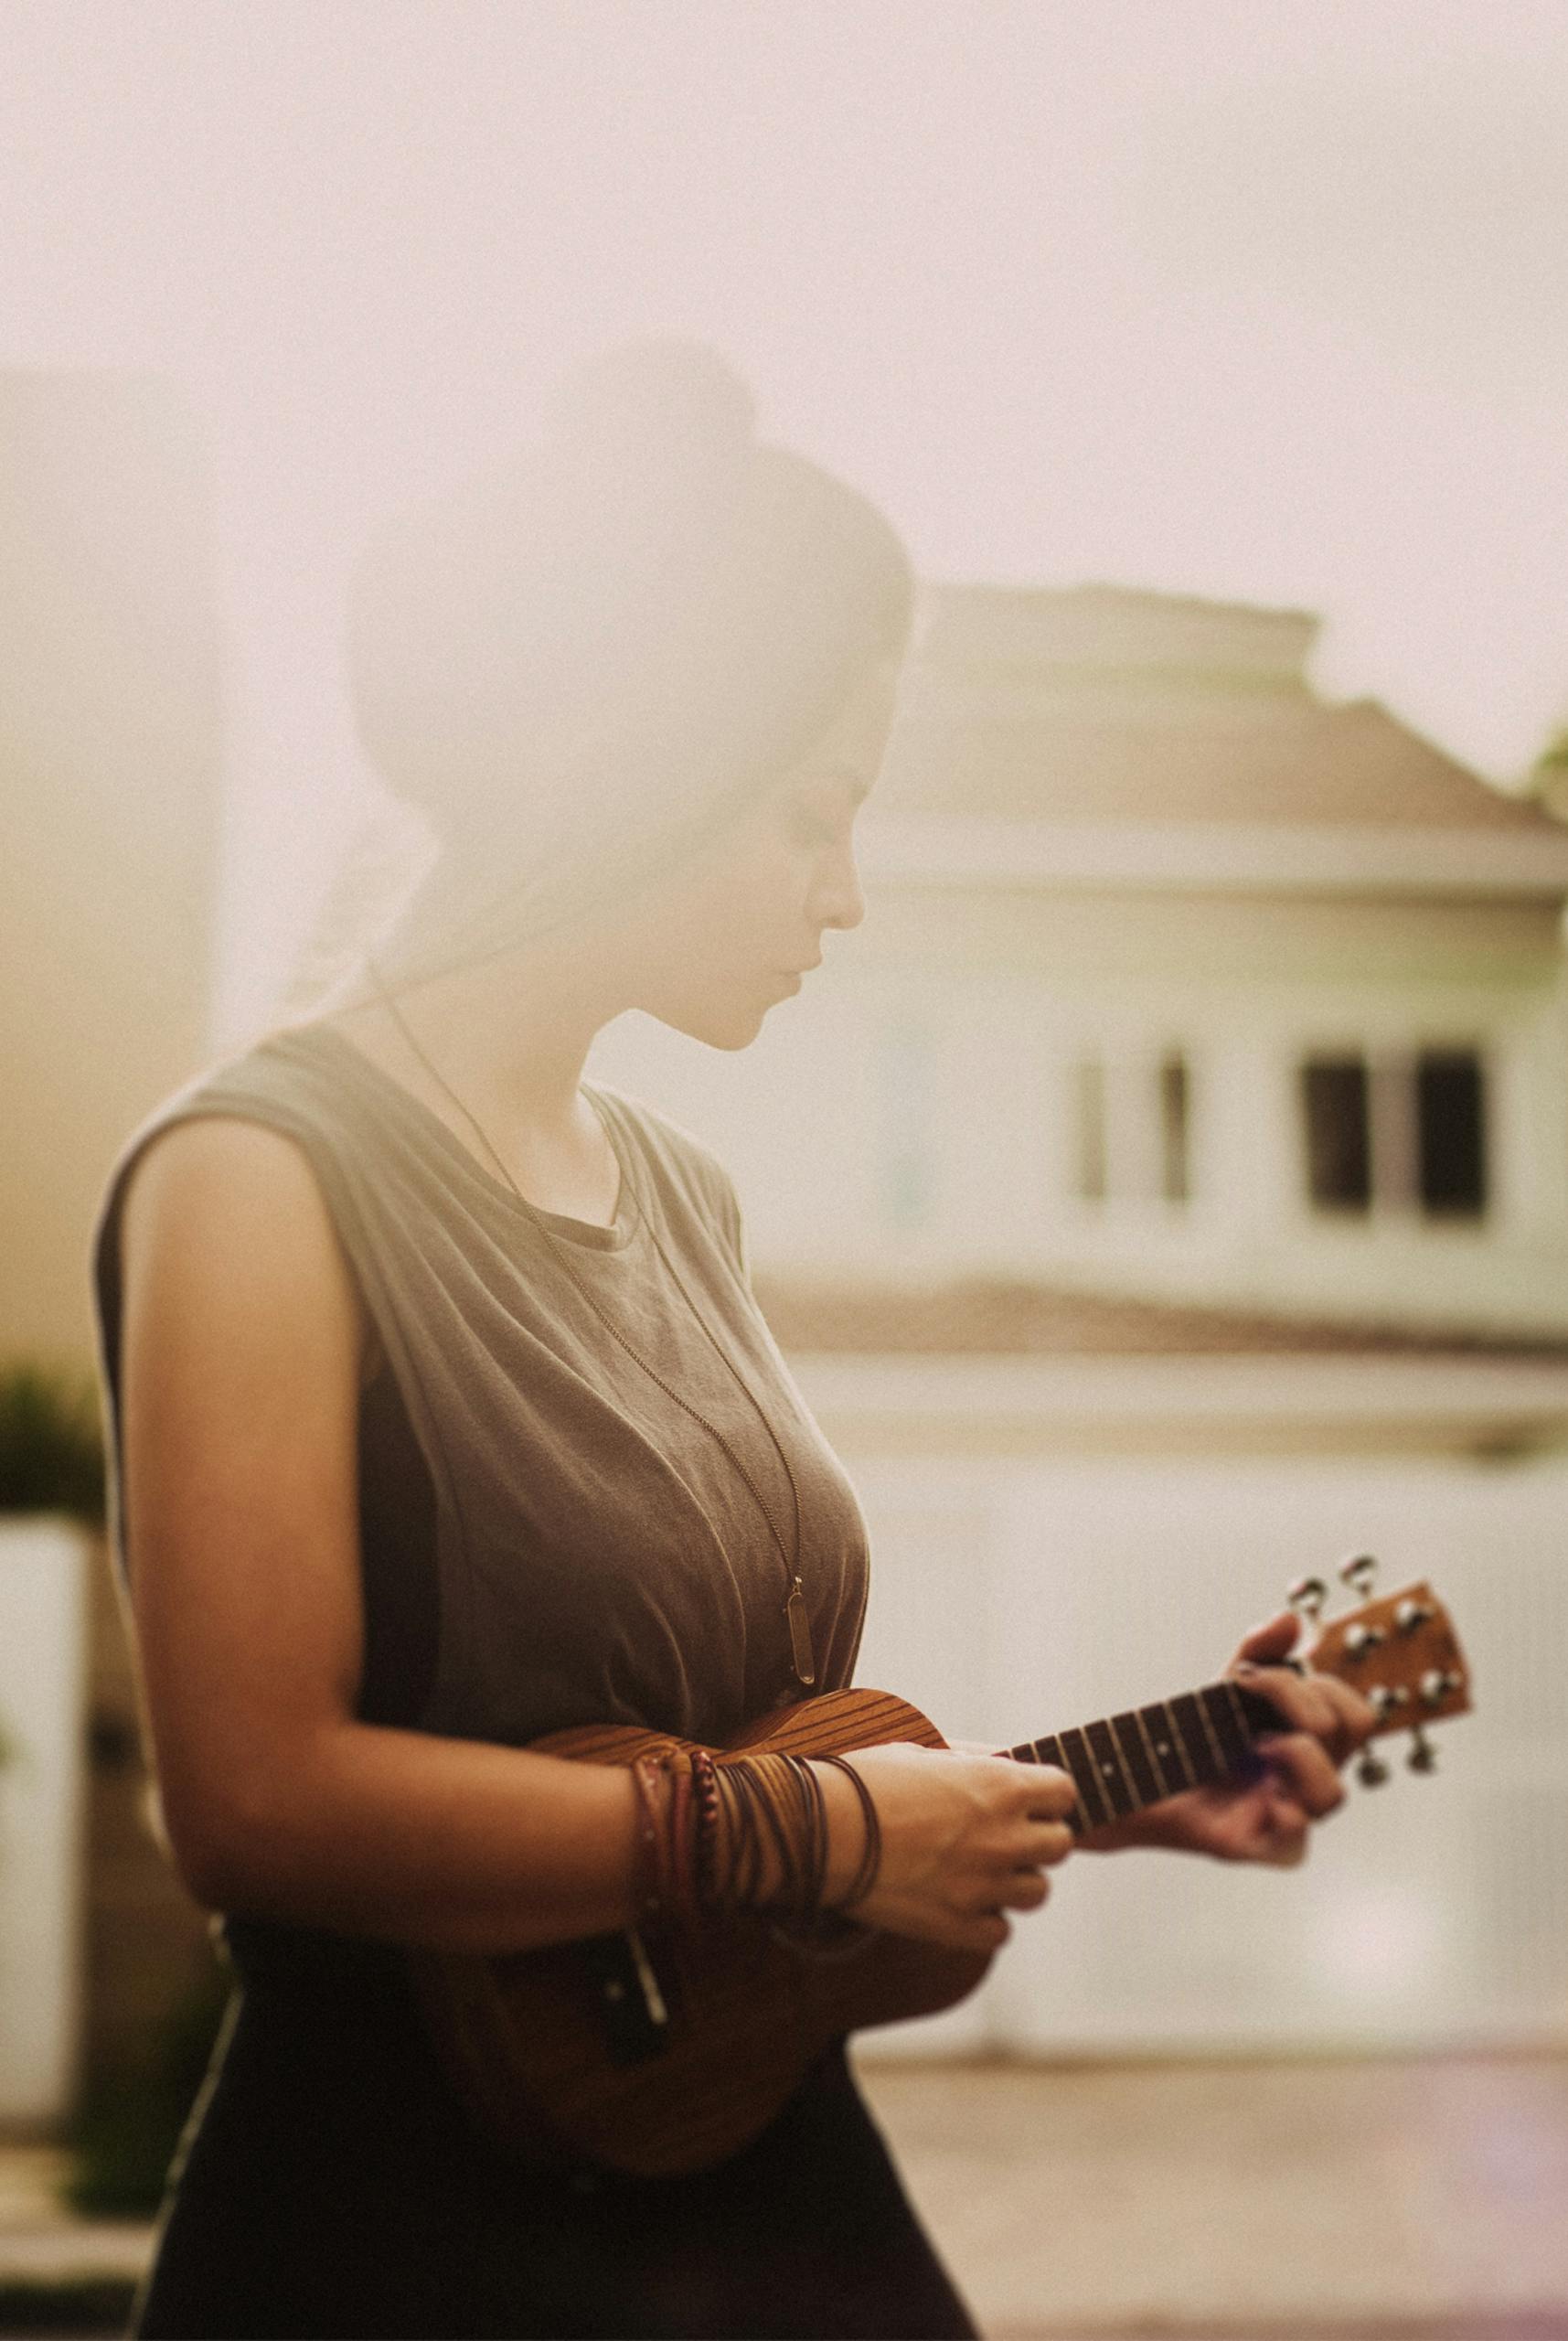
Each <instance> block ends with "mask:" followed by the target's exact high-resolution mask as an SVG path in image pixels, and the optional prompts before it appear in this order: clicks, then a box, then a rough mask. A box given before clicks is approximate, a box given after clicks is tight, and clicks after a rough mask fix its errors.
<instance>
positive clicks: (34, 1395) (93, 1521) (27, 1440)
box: [0, 1361, 104, 1527]
mask: <svg viewBox="0 0 1568 2341" xmlns="http://www.w3.org/2000/svg"><path fill="white" fill-rule="evenodd" d="M103 1490H104V1466H103V1431H102V1426H101V1416H100V1414H99V1406H98V1394H97V1391H96V1389H95V1387H94V1385H93V1384H92V1382H91V1380H90V1379H89V1378H88V1377H86V1376H85V1375H81V1374H70V1373H69V1372H67V1371H66V1370H64V1369H63V1368H59V1367H54V1366H45V1365H38V1364H32V1363H27V1362H25V1361H18V1362H16V1363H12V1364H9V1365H0V1513H6V1512H63V1513H70V1514H71V1515H72V1516H73V1517H74V1518H75V1519H78V1520H83V1521H86V1522H87V1523H89V1524H90V1525H91V1526H93V1527H101V1526H102V1524H103V1510H104V1494H103Z"/></svg>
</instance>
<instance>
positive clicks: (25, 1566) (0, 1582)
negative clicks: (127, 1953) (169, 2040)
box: [0, 1518, 87, 2126]
mask: <svg viewBox="0 0 1568 2341" xmlns="http://www.w3.org/2000/svg"><path fill="white" fill-rule="evenodd" d="M86 1581H87V1554H86V1547H85V1544H84V1540H83V1538H82V1537H81V1535H80V1534H79V1532H78V1531H77V1530H76V1529H74V1528H72V1527H70V1526H69V1525H63V1524H61V1523H59V1522H57V1521H54V1520H50V1519H34V1518H22V1519H16V1520H0V1730H3V1731H4V1734H5V1748H6V1760H5V1761H4V1762H3V1763H0V2123H5V2124H16V2125H17V2126H27V2125H31V2124H34V2123H45V2122H51V2121H53V2120H54V2119H55V2118H56V2117H57V2116H58V2115H59V2114H60V2113H61V2112H63V2111H65V2109H66V2107H67V2105H68V2103H69V2097H70V2091H71V2086H72V2082H73V2080H74V2078H75V2076H74V2070H73V2058H74V2052H75V2045H76V2031H77V2010H78V2003H79V1996H80V1919H81V1887H82V1865H81V1858H80V1855H81V1843H80V1840H81V1829H82V1795H83V1766H82V1744H81V1743H82V1731H83V1702H84V1683H83V1665H84V1651H85V1645H86V1614H85V1601H86Z"/></svg>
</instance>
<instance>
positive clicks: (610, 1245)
mask: <svg viewBox="0 0 1568 2341" xmlns="http://www.w3.org/2000/svg"><path fill="white" fill-rule="evenodd" d="M288 1042H303V1043H304V1045H305V1046H306V1047H307V1048H325V1053H326V1054H327V1055H328V1056H329V1057H331V1058H334V1059H335V1060H336V1063H337V1064H338V1065H339V1066H340V1067H341V1068H343V1069H344V1070H345V1071H346V1072H347V1073H348V1074H349V1075H350V1077H351V1078H353V1079H355V1080H357V1081H358V1082H359V1084H360V1085H361V1086H362V1087H364V1088H367V1089H368V1090H371V1091H372V1092H374V1094H375V1096H376V1097H377V1099H378V1101H379V1103H380V1104H381V1105H382V1106H389V1107H391V1108H393V1109H395V1110H396V1111H397V1112H399V1113H400V1114H401V1115H402V1116H403V1117H404V1118H405V1120H408V1121H411V1123H412V1124H413V1125H414V1126H415V1127H416V1128H418V1130H419V1132H420V1134H421V1137H423V1138H425V1139H426V1140H427V1141H428V1142H429V1143H430V1144H431V1145H432V1146H435V1147H437V1148H439V1149H440V1151H441V1152H442V1153H443V1155H444V1156H445V1157H447V1159H448V1160H450V1161H452V1162H453V1164H454V1165H455V1166H456V1167H457V1168H459V1169H461V1170H462V1171H464V1174H465V1175H466V1176H467V1177H468V1178H470V1179H472V1180H474V1181H476V1182H477V1184H478V1185H479V1186H480V1187H482V1188H483V1190H484V1191H485V1193H486V1194H487V1195H488V1196H489V1197H490V1198H491V1199H492V1201H493V1202H495V1203H497V1204H498V1205H500V1206H501V1207H502V1208H503V1209H505V1210H506V1211H507V1212H509V1213H511V1215H512V1216H513V1218H515V1219H519V1220H522V1221H523V1222H525V1224H533V1225H536V1226H542V1227H543V1228H544V1229H545V1230H546V1231H547V1233H548V1234H549V1235H552V1236H554V1237H556V1238H557V1239H558V1240H559V1241H560V1242H562V1243H566V1244H573V1245H578V1246H580V1247H581V1249H582V1250H583V1251H585V1252H620V1251H624V1249H625V1247H626V1245H628V1244H629V1243H630V1242H631V1240H632V1238H633V1236H634V1235H635V1234H636V1232H637V1229H638V1227H639V1225H640V1224H641V1221H642V1212H641V1208H640V1206H639V1203H638V1201H637V1192H636V1188H635V1184H634V1181H633V1173H632V1167H631V1163H630V1161H629V1160H628V1157H627V1143H626V1138H625V1134H624V1129H623V1128H622V1125H621V1118H620V1116H619V1115H618V1114H617V1113H616V1111H615V1108H614V1106H613V1101H612V1100H611V1099H610V1097H609V1096H607V1095H606V1094H605V1093H604V1092H603V1090H601V1089H600V1088H599V1087H598V1085H596V1084H594V1083H591V1082H586V1081H585V1082H584V1083H583V1084H582V1093H583V1095H584V1096H585V1097H586V1098H587V1099H588V1102H589V1104H590V1105H591V1106H592V1107H593V1109H594V1111H595V1112H596V1113H597V1114H598V1116H599V1118H600V1120H601V1121H602V1122H603V1125H604V1134H605V1136H606V1137H607V1138H608V1139H609V1141H610V1145H611V1148H612V1149H613V1153H614V1156H615V1160H616V1162H617V1164H618V1165H619V1167H620V1172H621V1180H620V1185H619V1186H618V1188H617V1189H616V1193H615V1216H614V1219H613V1221H612V1222H611V1224H609V1225H608V1226H603V1225H602V1224H600V1223H599V1222H598V1221H597V1220H592V1219H572V1218H571V1217H570V1216H569V1215H568V1214H567V1213H564V1212H558V1211H545V1210H543V1209H542V1208H541V1207H540V1206H539V1204H538V1203H528V1201H526V1200H525V1199H523V1198H521V1197H519V1196H517V1195H516V1194H514V1192H512V1190H511V1188H510V1187H508V1186H507V1183H506V1181H504V1180H502V1179H498V1178H497V1177H496V1175H495V1173H494V1172H493V1171H487V1170H486V1169H485V1164H484V1163H483V1162H482V1161H481V1160H480V1159H479V1157H478V1155H477V1154H475V1152H474V1150H473V1149H472V1148H471V1147H468V1146H466V1145H464V1141H463V1140H462V1138H459V1137H458V1136H457V1134H456V1132H455V1131H454V1130H452V1129H449V1128H447V1126H446V1124H445V1123H444V1122H443V1120H442V1118H441V1116H440V1115H439V1114H437V1113H434V1112H432V1109H431V1107H430V1106H427V1105H426V1104H425V1102H424V1100H423V1098H422V1097H417V1096H415V1095H414V1093H413V1091H412V1090H411V1088H409V1087H408V1085H407V1084H406V1083H404V1082H401V1081H400V1080H399V1079H398V1077H397V1075H396V1074H391V1073H388V1072H387V1071H386V1069H385V1068H384V1067H383V1066H381V1065H379V1064H377V1063H376V1060H375V1059H374V1057H371V1056H368V1055H367V1054H366V1053H365V1051H364V1050H363V1049H362V1048H360V1047H359V1045H358V1043H357V1042H355V1041H351V1040H349V1039H348V1038H347V1035H346V1034H344V1033H342V1032H338V1031H337V1030H336V1026H334V1025H331V1024H326V1023H320V1022H318V1023H314V1024H294V1025H291V1026H289V1027H288V1028H287V1029H286V1030H285V1031H284V1032H279V1033H275V1034H273V1035H272V1039H271V1044H272V1046H278V1045H280V1044H285V1043H288Z"/></svg>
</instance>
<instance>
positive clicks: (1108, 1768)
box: [1100, 1764, 1116, 1780]
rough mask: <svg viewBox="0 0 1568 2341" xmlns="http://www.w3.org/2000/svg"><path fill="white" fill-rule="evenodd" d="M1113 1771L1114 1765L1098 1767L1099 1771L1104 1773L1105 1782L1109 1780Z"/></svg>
mask: <svg viewBox="0 0 1568 2341" xmlns="http://www.w3.org/2000/svg"><path fill="white" fill-rule="evenodd" d="M1100 1769H1101V1770H1102V1772H1104V1775H1105V1778H1106V1779H1107V1780H1109V1779H1110V1777H1111V1774H1112V1773H1113V1772H1114V1771H1115V1769H1116V1768H1115V1765H1114V1764H1102V1765H1101V1767H1100Z"/></svg>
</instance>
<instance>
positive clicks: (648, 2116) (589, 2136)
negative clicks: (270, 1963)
mask: <svg viewBox="0 0 1568 2341" xmlns="http://www.w3.org/2000/svg"><path fill="white" fill-rule="evenodd" d="M893 1740H912V1741H915V1742H916V1743H917V1744H918V1745H920V1746H922V1747H925V1748H942V1747H944V1746H945V1745H946V1742H945V1741H944V1739H943V1737H942V1735H941V1733H940V1732H939V1731H938V1730H937V1729H936V1726H935V1725H934V1724H933V1723H931V1722H930V1721H928V1719H927V1718H926V1717H925V1716H923V1715H922V1714H921V1712H920V1710H919V1709H918V1708H917V1707H912V1706H911V1705H908V1703H907V1702H906V1701H904V1700H902V1699H897V1698H894V1697H892V1696H891V1695H890V1694H887V1693H885V1692H880V1691H869V1690H868V1691H829V1692H825V1693H823V1694H820V1695H819V1696H818V1697H816V1698H813V1699H806V1700H803V1701H802V1702H800V1703H799V1704H798V1705H794V1706H790V1707H786V1708H784V1709H782V1710H780V1711H779V1712H778V1713H777V1714H775V1715H773V1716H765V1717H763V1719H762V1720H761V1721H760V1722H759V1723H757V1724H755V1725H753V1726H752V1728H751V1729H750V1730H749V1731H748V1732H747V1733H746V1734H745V1736H744V1737H741V1738H740V1739H738V1740H736V1741H735V1742H734V1743H733V1745H732V1746H731V1747H730V1748H714V1749H712V1750H711V1751H710V1753H711V1754H712V1755H713V1757H714V1759H715V1761H716V1762H718V1763H720V1764H722V1763H723V1762H724V1761H725V1760H726V1758H731V1759H733V1758H740V1757H744V1756H749V1755H752V1754H755V1753H759V1752H762V1751H773V1750H777V1751H778V1752H780V1753H782V1754H787V1755H793V1756H801V1757H812V1756H823V1755H837V1754H848V1753H849V1752H850V1751H852V1750H853V1749H855V1748H872V1747H878V1746H881V1745H884V1744H886V1743H888V1742H890V1741H893ZM691 1745H692V1743H691V1742H689V1741H682V1740H679V1739H676V1738H673V1737H670V1736H669V1735H668V1734H666V1733H659V1732H649V1731H640V1730H637V1729H635V1728H634V1727H628V1726H613V1727H605V1728H603V1729H600V1728H588V1729H583V1730H578V1731H566V1732H554V1733H551V1734H550V1735H549V1737H547V1738H544V1739H539V1740H536V1741H535V1742H534V1743H533V1746H534V1748H536V1749H537V1751H538V1752H539V1754H541V1755H549V1756H566V1757H571V1758H574V1759H575V1760H576V1761H578V1762H581V1763H590V1764H631V1763H633V1762H635V1760H636V1758H638V1757H639V1756H643V1755H656V1754H658V1753H659V1752H661V1751H667V1750H670V1749H678V1748H689V1747H690V1746H691ZM992 1955H993V1954H991V1953H989V1952H973V1951H947V1950H944V1949H943V1948H941V1947H940V1946H939V1945H937V1944H935V1943H928V1942H917V1941H915V1940H912V1939H911V1938H908V1937H905V1936H901V1935H891V1934H885V1933H882V1932H880V1931H878V1930H875V1929H869V1928H865V1927H857V1926H855V1925H853V1923H852V1922H850V1921H848V1920H846V1921H843V1922H841V1923H840V1924H839V1925H838V1926H837V1927H836V1928H834V1929H830V1930H828V1931H827V1933H825V1934H824V1935H823V1936H822V1937H821V1938H820V1939H817V1940H811V1939H805V1938H801V1937H798V1936H797V1937H796V1938H795V1939H792V1937H791V1934H790V1931H789V1929H787V1927H784V1926H781V1925H777V1924H775V1923H774V1922H773V1921H771V1920H769V1919H765V1918H759V1917H753V1916H752V1915H750V1914H748V1915H746V1916H744V1917H737V1918H736V1919H733V1920H732V1921H731V1922H729V1923H728V1924H723V1925H715V1926H713V1927H712V1928H711V1929H707V1930H705V1931H704V1933H703V1935H702V1937H701V1938H700V1940H697V1941H688V1940H684V1939H682V1938H679V1937H677V1936H676V1935H675V1934H674V1933H661V1934H660V1935H658V1936H657V1937H655V1936H652V1935H648V1936H642V1935H638V1936H636V1937H631V1936H627V1935H605V1936H596V1937H594V1938H592V1940H589V1941H586V1942H583V1941H579V1942H571V1943H560V1944H551V1945H549V1946H548V1947H547V1948H545V1949H543V1950H539V1951H518V1952H516V1953H513V1954H512V1955H510V1956H507V1957H503V1958H488V1957H480V1956H477V1955H469V1954H460V1953H448V1952H421V1953H418V1954H416V1955H415V1960H414V1970H415V1974H416V1979H417V1981H418V1983H419V1985H420V1988H421V1995H422V1997H423V2000H424V2003H425V2005H426V2008H427V2010H428V2013H429V2015H430V2018H431V2021H432V2026H433V2029H434V2032H435V2035H436V2037H437V2040H438V2043H439V2044H440V2046H441V2047H442V2048H443V2053H444V2055H445V2058H446V2060H447V2063H448V2065H449V2068H451V2069H452V2070H453V2077H454V2079H456V2081H457V2084H458V2087H459V2089H460V2090H461V2092H462V2094H463V2097H464V2100H465V2102H466V2103H467V2104H468V2106H469V2108H470V2109H471V2111H473V2112H474V2113H475V2114H476V2115H477V2117H478V2118H479V2120H480V2122H482V2124H483V2126H484V2127H485V2129H486V2131H487V2132H488V2133H490V2134H491V2135H492V2136H493V2137H494V2138H496V2140H497V2141H499V2142H500V2143H503V2144H505V2145H506V2146H507V2147H508V2148H509V2149H511V2150H512V2151H513V2152H514V2153H516V2154H517V2155H518V2156H519V2157H520V2158H521V2159H522V2161H523V2162H525V2163H526V2164H527V2165H529V2166H531V2167H534V2168H549V2167H552V2166H559V2165H563V2164H570V2163H574V2162H575V2163H581V2161H583V2160H587V2161H589V2162H592V2163H596V2164H601V2165H605V2166H607V2167H609V2168H611V2169H614V2170H622V2171H628V2172H632V2173H635V2174H636V2175H639V2176H643V2177H665V2176H674V2175H677V2174H679V2173H682V2172H686V2171H692V2170H701V2169H706V2168H708V2167H709V2166H710V2165H713V2164H715V2163H718V2162H721V2161H723V2160H724V2159H725V2158H726V2157H727V2156H728V2155H730V2154H734V2153H736V2152H738V2150H739V2149H740V2148H741V2146H743V2145H745V2144H746V2143H748V2141H749V2140H750V2139H752V2138H753V2137H754V2136H756V2134H757V2133H758V2132H759V2131H761V2130H763V2129H764V2128H765V2127H766V2125H767V2123H768V2122H770V2121H771V2120H772V2119H773V2115H774V2114H775V2113H777V2112H778V2111H780V2109H781V2108H782V2107H783V2106H784V2103H785V2101H786V2100H787V2099H788V2098H789V2097H790V2096H791V2095H792V2094H793V2092H794V2090H795V2088H796V2087H797V2086H798V2084H799V2082H800V2081H801V2080H802V2079H803V2078H804V2077H805V2073H806V2072H807V2071H808V2070H809V2069H810V2068H811V2066H812V2065H813V2064H814V2063H815V2062H816V2059H817V2058H818V2057H820V2056H821V2054H822V2053H823V2051H824V2050H825V2049H827V2048H828V2047H831V2046H832V2045H833V2044H834V2043H835V2042H836V2041H838V2040H840V2039H842V2038H843V2037H844V2036H845V2035H846V2034H848V2033H850V2032H859V2031H861V2030H864V2029H867V2028H869V2027H870V2026H875V2025H881V2024H898V2023H901V2022H903V2021H905V2020H906V2019H908V2018H910V2017H913V2016H922V2015H934V2014H936V2013H937V2011H938V2010H940V2009H942V2008H946V2007H951V2006H953V2005H954V2004H955V2002H957V2001H959V2000H962V1999H964V1998H965V1997H966V1996H967V1994H969V1993H970V1992H972V1991H973V1990H974V1989H975V1988H976V1985H977V1984H978V1983H979V1982H980V1981H981V1979H982V1977H983V1976H984V1975H985V1973H986V1972H987V1968H988V1967H989V1966H990V1963H991V1958H992Z"/></svg>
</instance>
